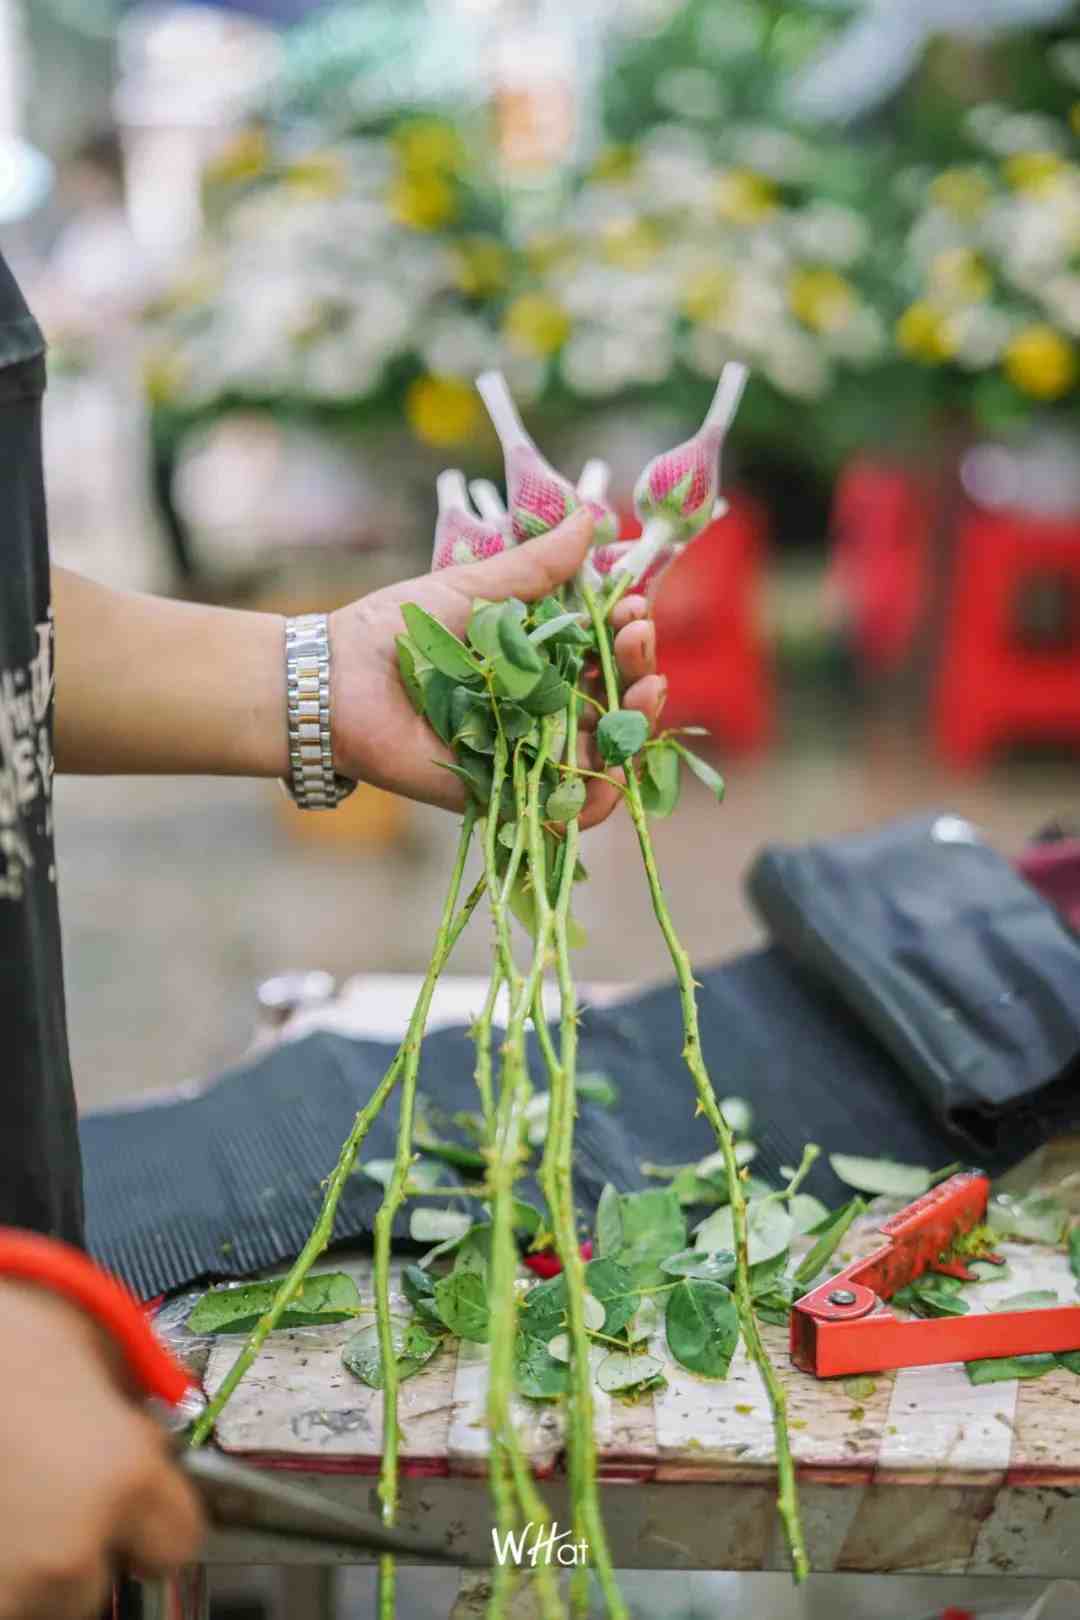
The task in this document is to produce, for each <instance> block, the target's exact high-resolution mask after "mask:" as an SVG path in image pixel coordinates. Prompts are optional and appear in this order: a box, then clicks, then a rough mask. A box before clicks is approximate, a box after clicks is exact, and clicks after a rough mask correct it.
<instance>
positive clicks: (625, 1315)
mask: <svg viewBox="0 0 1080 1620" xmlns="http://www.w3.org/2000/svg"><path fill="white" fill-rule="evenodd" d="M585 1286H586V1288H587V1289H588V1290H589V1293H590V1294H592V1296H593V1298H594V1299H596V1300H598V1301H599V1303H600V1304H601V1305H602V1306H603V1307H604V1320H603V1323H602V1327H603V1331H604V1332H605V1333H606V1334H607V1335H608V1336H609V1337H614V1335H615V1334H616V1333H621V1332H622V1330H623V1328H624V1327H625V1326H626V1324H627V1323H628V1322H629V1321H630V1318H631V1317H632V1316H633V1314H634V1312H635V1311H636V1310H637V1308H638V1301H639V1300H640V1298H641V1293H640V1290H639V1289H637V1288H635V1287H634V1282H633V1278H632V1276H631V1274H630V1272H629V1271H628V1270H627V1269H626V1267H625V1266H623V1265H620V1264H619V1262H618V1261H617V1260H611V1259H609V1258H607V1257H606V1256H604V1257H602V1258H600V1259H596V1260H590V1261H589V1263H588V1265H587V1266H586V1267H585Z"/></svg>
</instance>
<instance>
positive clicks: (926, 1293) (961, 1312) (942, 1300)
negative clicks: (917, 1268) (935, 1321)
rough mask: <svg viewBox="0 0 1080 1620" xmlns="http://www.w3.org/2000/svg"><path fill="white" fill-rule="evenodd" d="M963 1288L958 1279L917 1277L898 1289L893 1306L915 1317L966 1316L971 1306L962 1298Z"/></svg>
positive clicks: (929, 1276)
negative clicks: (961, 1290) (909, 1312)
mask: <svg viewBox="0 0 1080 1620" xmlns="http://www.w3.org/2000/svg"><path fill="white" fill-rule="evenodd" d="M961 1287H962V1284H961V1282H960V1279H959V1278H958V1277H938V1276H934V1275H927V1276H923V1277H917V1278H916V1279H915V1281H914V1282H912V1283H908V1285H907V1287H906V1288H899V1289H897V1291H896V1293H895V1294H894V1295H893V1296H892V1304H893V1305H897V1306H899V1308H900V1309H901V1310H904V1311H911V1312H912V1313H913V1315H915V1316H966V1315H967V1314H968V1311H969V1309H970V1306H969V1305H968V1302H967V1300H966V1299H961V1298H960V1289H961Z"/></svg>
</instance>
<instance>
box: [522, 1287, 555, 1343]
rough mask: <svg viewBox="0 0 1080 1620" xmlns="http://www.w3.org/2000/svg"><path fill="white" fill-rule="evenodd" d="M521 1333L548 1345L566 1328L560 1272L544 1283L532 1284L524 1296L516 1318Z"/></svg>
mask: <svg viewBox="0 0 1080 1620" xmlns="http://www.w3.org/2000/svg"><path fill="white" fill-rule="evenodd" d="M518 1325H519V1327H520V1328H521V1331H522V1333H524V1334H525V1335H526V1337H527V1338H530V1339H539V1340H540V1343H541V1344H548V1343H549V1342H550V1341H551V1340H552V1339H553V1338H554V1337H555V1335H556V1333H561V1332H562V1330H563V1328H564V1327H565V1326H566V1278H565V1277H564V1276H563V1274H562V1272H560V1273H559V1275H558V1276H557V1277H549V1278H548V1279H547V1281H546V1282H540V1283H534V1285H533V1286H532V1288H530V1289H529V1292H528V1293H527V1294H526V1295H525V1300H524V1303H523V1304H522V1307H521V1311H520V1313H519V1316H518Z"/></svg>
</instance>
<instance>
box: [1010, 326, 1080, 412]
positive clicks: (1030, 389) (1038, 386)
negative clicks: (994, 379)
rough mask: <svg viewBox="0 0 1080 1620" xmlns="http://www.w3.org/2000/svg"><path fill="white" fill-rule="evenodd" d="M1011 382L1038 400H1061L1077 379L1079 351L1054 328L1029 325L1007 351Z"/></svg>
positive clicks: (1017, 335) (1016, 337)
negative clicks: (1077, 354)
mask: <svg viewBox="0 0 1080 1620" xmlns="http://www.w3.org/2000/svg"><path fill="white" fill-rule="evenodd" d="M1004 363H1005V374H1006V376H1007V377H1008V378H1009V381H1010V382H1012V383H1015V385H1016V387H1017V388H1019V389H1021V390H1022V391H1023V392H1024V393H1025V394H1031V395H1032V397H1033V398H1035V399H1060V398H1061V396H1062V394H1067V393H1068V392H1069V389H1070V388H1071V387H1072V386H1073V384H1074V383H1075V381H1076V377H1077V357H1076V349H1075V348H1074V346H1073V345H1072V344H1071V343H1070V342H1069V340H1068V338H1066V337H1063V336H1062V335H1061V333H1060V332H1055V330H1054V328H1053V327H1052V326H1044V325H1038V324H1037V325H1034V326H1025V327H1024V329H1023V331H1021V332H1017V334H1016V336H1015V337H1014V338H1013V339H1012V341H1011V342H1010V343H1009V344H1008V346H1007V348H1006V350H1005V362H1004Z"/></svg>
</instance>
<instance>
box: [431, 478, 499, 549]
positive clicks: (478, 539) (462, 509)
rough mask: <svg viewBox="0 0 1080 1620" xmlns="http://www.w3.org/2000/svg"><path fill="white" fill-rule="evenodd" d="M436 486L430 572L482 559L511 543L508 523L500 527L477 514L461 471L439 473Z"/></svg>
mask: <svg viewBox="0 0 1080 1620" xmlns="http://www.w3.org/2000/svg"><path fill="white" fill-rule="evenodd" d="M435 487H436V490H437V493H438V501H439V516H438V521H437V522H436V524H435V552H434V556H433V558H432V563H431V567H432V571H433V572H437V571H438V570H439V569H440V568H453V567H454V566H455V565H456V564H458V563H471V562H483V561H485V559H486V558H488V557H497V556H498V555H499V553H500V552H501V551H507V550H508V549H509V548H510V547H511V546H512V545H513V543H514V542H513V540H512V539H511V537H510V533H509V529H508V527H507V526H505V525H504V526H502V527H500V526H499V525H498V524H496V523H491V522H484V521H482V520H481V519H480V518H478V517H476V515H475V514H474V512H473V510H472V508H471V506H470V505H469V495H468V491H467V489H466V487H465V480H464V478H463V477H462V475H461V473H459V472H457V471H453V470H452V471H448V472H444V473H440V474H439V477H438V481H437V483H436V486H435Z"/></svg>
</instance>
